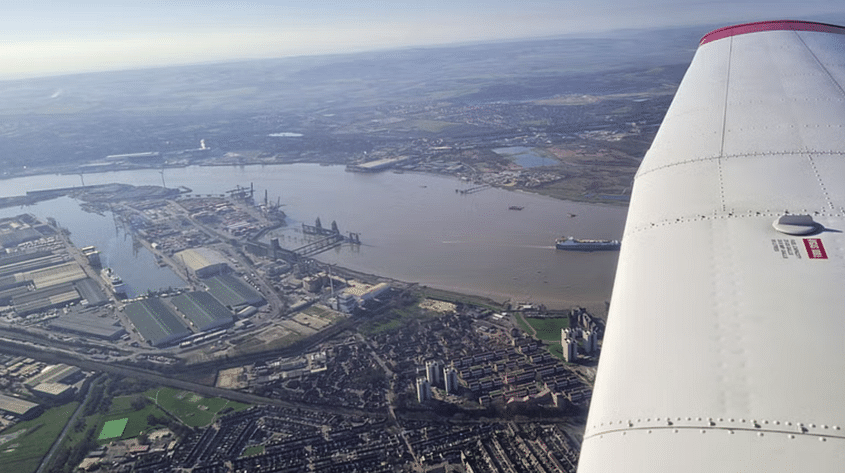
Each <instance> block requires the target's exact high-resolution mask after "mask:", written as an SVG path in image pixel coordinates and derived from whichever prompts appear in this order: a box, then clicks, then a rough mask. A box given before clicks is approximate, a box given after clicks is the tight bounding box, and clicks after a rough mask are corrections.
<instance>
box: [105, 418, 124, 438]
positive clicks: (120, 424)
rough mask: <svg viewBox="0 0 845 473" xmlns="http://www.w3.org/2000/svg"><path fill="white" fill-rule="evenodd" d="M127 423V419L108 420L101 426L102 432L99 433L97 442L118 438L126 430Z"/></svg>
mask: <svg viewBox="0 0 845 473" xmlns="http://www.w3.org/2000/svg"><path fill="white" fill-rule="evenodd" d="M128 423H129V418H128V417H124V418H123V419H117V420H110V421H108V422H106V423H105V424H104V425H103V430H102V431H100V437H99V439H98V440H107V439H113V438H115V437H120V436H121V435H123V431H124V430H126V424H128Z"/></svg>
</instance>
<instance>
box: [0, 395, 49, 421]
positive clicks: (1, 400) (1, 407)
mask: <svg viewBox="0 0 845 473" xmlns="http://www.w3.org/2000/svg"><path fill="white" fill-rule="evenodd" d="M0 411H3V412H5V413H7V414H11V415H13V416H15V417H18V418H21V419H33V418H35V417H37V416H38V414H40V413H41V406H39V405H38V404H36V403H34V402H29V401H25V400H23V399H18V398H16V397H11V396H6V395H5V394H0Z"/></svg>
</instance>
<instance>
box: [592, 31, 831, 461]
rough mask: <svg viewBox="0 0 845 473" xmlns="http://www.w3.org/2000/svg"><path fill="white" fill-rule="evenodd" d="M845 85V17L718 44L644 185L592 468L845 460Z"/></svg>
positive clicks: (617, 288)
mask: <svg viewBox="0 0 845 473" xmlns="http://www.w3.org/2000/svg"><path fill="white" fill-rule="evenodd" d="M843 87H845V28H841V27H838V26H833V25H824V24H819V23H808V22H795V21H780V22H763V23H753V24H748V25H738V26H733V27H729V28H723V29H720V30H716V31H714V32H712V33H710V34H708V35H707V36H705V37H704V38H703V39H702V42H701V45H700V46H699V49H698V51H697V52H696V54H695V57H694V58H693V61H692V63H691V64H690V67H689V69H688V71H687V73H686V75H685V77H684V79H683V81H682V83H681V85H680V87H679V89H678V92H677V94H676V96H675V99H674V100H673V102H672V105H671V106H670V108H669V110H668V112H667V114H666V117H665V119H664V121H663V124H662V125H661V128H660V130H659V132H658V134H657V136H656V138H655V140H654V143H653V145H652V147H651V149H650V150H649V152H648V153H647V154H646V157H645V159H644V160H643V162H642V164H641V166H640V169H639V171H638V172H637V176H636V179H635V183H634V187H633V191H632V198H631V205H630V208H629V212H628V219H627V222H626V227H625V234H624V239H623V245H622V250H621V253H620V257H619V264H618V268H617V273H616V281H615V284H614V288H613V297H612V301H611V306H610V313H609V316H608V325H607V330H606V334H605V339H604V345H603V349H602V355H601V359H600V362H599V370H598V376H597V380H596V386H595V390H594V392H593V398H592V405H591V407H590V414H589V417H588V421H587V429H586V433H585V438H584V443H583V446H582V450H581V459H580V463H579V472H581V473H590V472H606V471H643V472H644V471H648V472H664V471H665V472H675V471H708V472H709V471H814V472H821V471H840V470H841V468H842V465H843V464H845V430H843V429H845V402H843V399H845V321H843V315H845V314H843V311H845V264H843V261H845V260H843V255H845V236H843V235H845V234H843V233H842V232H843V231H845V185H843V182H845V146H844V145H845V139H843V137H845V89H843ZM784 215H809V216H810V217H803V219H804V220H807V219H810V218H811V219H812V223H814V225H809V226H803V227H802V225H784V224H789V223H790V219H792V220H793V222H792V223H795V222H798V223H801V222H802V219H796V218H794V217H788V218H787V219H783V220H782V221H781V222H780V223H781V225H777V224H775V223H776V221H777V220H779V219H780V218H781V217H783V216H784ZM778 229H780V231H779V230H778ZM795 229H797V230H802V231H808V232H810V234H809V235H796V234H793V233H795V232H793V231H790V230H795Z"/></svg>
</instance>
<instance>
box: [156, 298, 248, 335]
mask: <svg viewBox="0 0 845 473" xmlns="http://www.w3.org/2000/svg"><path fill="white" fill-rule="evenodd" d="M170 302H171V304H173V306H174V307H176V310H178V311H179V312H181V313H182V314H183V315H184V316H185V317H186V318H187V319H188V320H189V321H190V322H191V324H192V325H193V327H194V328H195V329H196V330H197V331H199V332H206V331H210V330H216V329H219V328H223V327H228V326H230V325H232V324H233V323H234V318H233V317H232V312H231V311H230V310H229V309H227V308H226V307H225V306H223V305H222V304H221V303H220V302H218V301H217V299H215V298H214V297H212V296H211V295H210V294H208V293H206V292H199V291H197V292H186V293H184V294H182V295H179V296H177V297H174V298H173V299H171V300H170Z"/></svg>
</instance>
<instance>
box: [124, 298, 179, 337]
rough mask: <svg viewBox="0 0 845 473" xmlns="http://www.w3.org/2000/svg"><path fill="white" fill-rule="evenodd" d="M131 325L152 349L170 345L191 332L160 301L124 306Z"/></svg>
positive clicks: (152, 300) (145, 301)
mask: <svg viewBox="0 0 845 473" xmlns="http://www.w3.org/2000/svg"><path fill="white" fill-rule="evenodd" d="M125 311H126V315H127V316H128V317H129V320H130V321H132V325H134V326H135V328H137V329H138V332H139V333H140V334H141V336H142V337H144V339H145V340H147V342H148V343H149V344H150V345H152V346H154V347H162V346H165V345H171V344H173V343H176V342H178V341H179V340H181V339H183V338H185V337H187V336H189V335H191V331H190V330H188V328H187V327H186V326H185V324H184V323H182V321H181V320H179V316H177V315H176V314H174V313H173V311H171V310H170V309H169V308H168V307H167V306H166V305H165V304H164V303H163V302H162V301H161V300H159V299H157V298H150V299H144V300H141V301H138V302H133V303H131V304H129V305H127V306H126V309H125Z"/></svg>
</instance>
